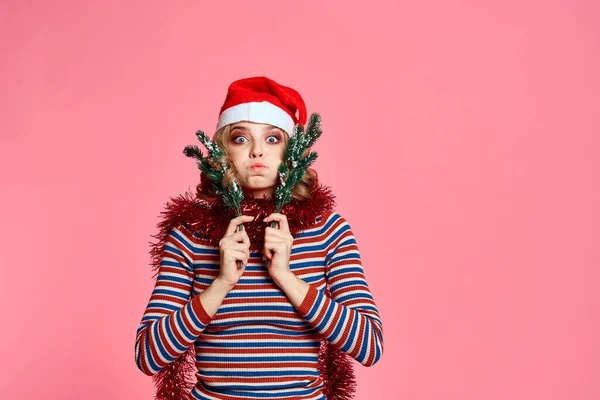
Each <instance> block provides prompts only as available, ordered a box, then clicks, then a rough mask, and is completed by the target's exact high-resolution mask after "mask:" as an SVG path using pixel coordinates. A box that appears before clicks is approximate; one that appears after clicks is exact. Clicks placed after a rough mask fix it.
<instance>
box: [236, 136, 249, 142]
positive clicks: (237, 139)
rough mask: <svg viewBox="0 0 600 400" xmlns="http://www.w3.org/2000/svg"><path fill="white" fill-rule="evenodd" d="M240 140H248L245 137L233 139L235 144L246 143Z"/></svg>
mask: <svg viewBox="0 0 600 400" xmlns="http://www.w3.org/2000/svg"><path fill="white" fill-rule="evenodd" d="M239 139H243V140H246V138H245V137H244V136H236V137H234V138H233V142H234V143H244V142H243V141H242V140H239Z"/></svg>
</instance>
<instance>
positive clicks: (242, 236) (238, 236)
mask: <svg viewBox="0 0 600 400" xmlns="http://www.w3.org/2000/svg"><path fill="white" fill-rule="evenodd" d="M229 239H231V240H233V241H234V242H236V243H244V244H246V246H250V238H249V237H248V233H247V232H246V230H243V231H237V232H235V233H234V234H233V235H231V236H229Z"/></svg>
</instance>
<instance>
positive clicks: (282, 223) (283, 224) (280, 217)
mask: <svg viewBox="0 0 600 400" xmlns="http://www.w3.org/2000/svg"><path fill="white" fill-rule="evenodd" d="M263 221H264V222H272V221H277V222H278V223H279V229H280V230H282V231H284V232H289V231H290V225H289V224H288V219H287V217H286V216H285V215H284V214H280V213H272V214H271V215H269V216H268V217H267V218H265V219H264V220H263Z"/></svg>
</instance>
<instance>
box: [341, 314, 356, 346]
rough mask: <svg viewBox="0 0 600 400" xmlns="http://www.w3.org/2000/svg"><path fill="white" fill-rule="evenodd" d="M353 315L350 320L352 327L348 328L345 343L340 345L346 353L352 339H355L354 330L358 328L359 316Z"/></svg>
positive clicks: (352, 341)
mask: <svg viewBox="0 0 600 400" xmlns="http://www.w3.org/2000/svg"><path fill="white" fill-rule="evenodd" d="M354 317H355V318H354V322H352V328H351V329H350V334H349V335H348V340H347V341H346V344H344V345H343V346H342V347H341V349H342V351H344V352H346V353H348V351H349V350H350V347H351V346H352V344H353V343H354V340H356V331H357V330H358V320H359V319H360V316H359V315H355V316H354Z"/></svg>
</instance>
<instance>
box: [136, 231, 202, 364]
mask: <svg viewBox="0 0 600 400" xmlns="http://www.w3.org/2000/svg"><path fill="white" fill-rule="evenodd" d="M191 260H192V250H191V245H190V244H189V242H188V241H187V239H186V237H185V234H184V232H183V231H182V230H180V229H178V227H175V228H173V229H172V230H171V232H170V233H169V235H168V237H167V240H166V243H165V247H164V250H163V253H162V257H161V261H160V266H159V270H158V276H157V278H156V283H155V285H154V290H153V291H152V295H151V296H150V300H149V302H148V305H147V306H146V311H145V312H144V315H143V317H142V321H141V324H140V325H139V327H138V329H137V335H136V341H135V360H136V363H137V366H138V368H139V369H140V370H141V371H142V372H144V373H145V374H146V375H154V374H156V373H157V372H159V371H160V370H161V369H162V368H163V367H165V366H167V365H168V364H169V363H171V362H172V361H174V360H176V359H177V358H179V356H181V355H182V354H183V353H185V351H186V350H187V349H188V348H189V347H190V346H191V345H192V344H193V343H194V342H195V341H196V339H197V338H198V336H199V335H200V334H201V333H202V331H203V330H204V329H205V328H206V326H207V325H208V324H209V323H210V321H211V319H212V318H211V317H210V316H209V315H208V314H207V313H206V311H205V310H204V308H203V307H202V303H201V302H200V296H194V297H193V298H191V299H190V296H191V293H192V285H193V282H194V270H193V267H192V266H193V262H192V261H191Z"/></svg>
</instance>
